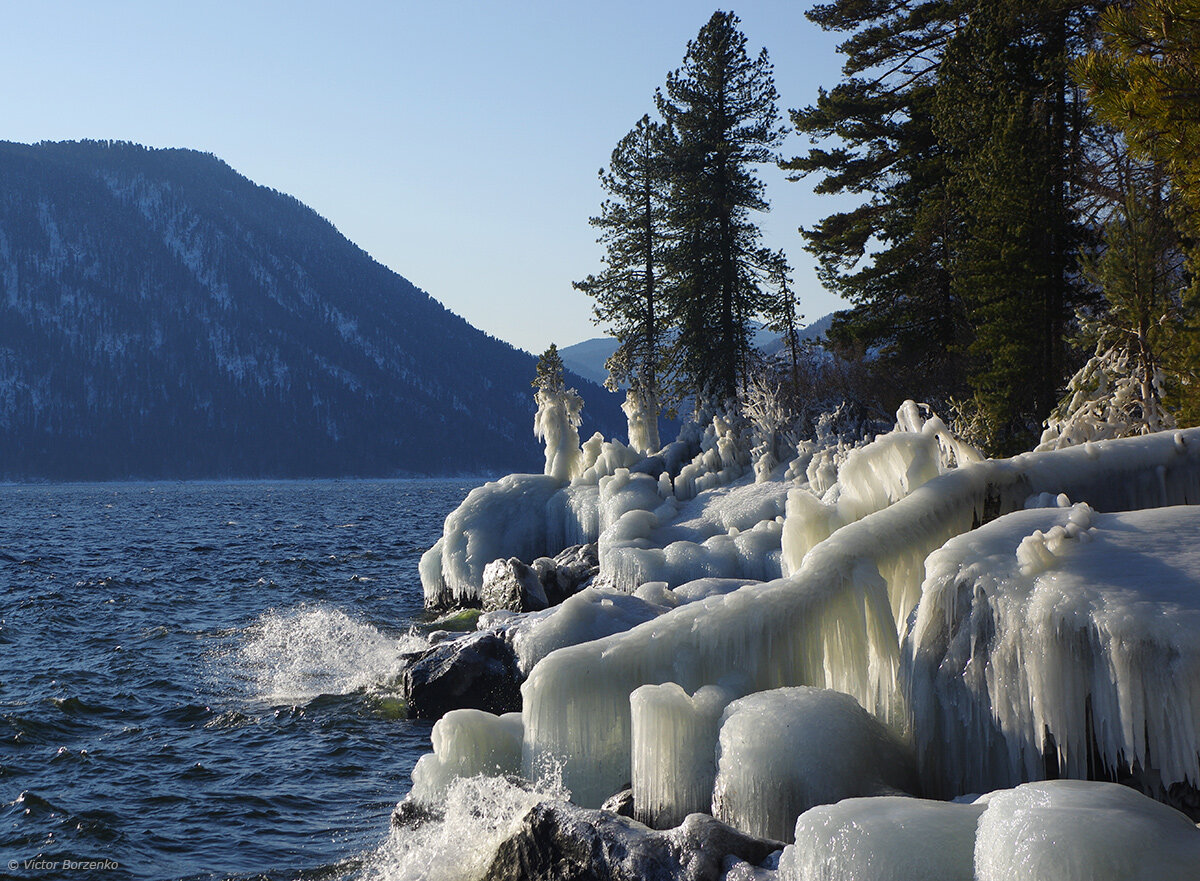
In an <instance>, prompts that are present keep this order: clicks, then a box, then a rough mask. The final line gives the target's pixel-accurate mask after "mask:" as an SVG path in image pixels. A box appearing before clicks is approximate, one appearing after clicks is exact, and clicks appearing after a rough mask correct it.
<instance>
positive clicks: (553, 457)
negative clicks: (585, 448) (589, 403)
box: [532, 343, 583, 482]
mask: <svg viewBox="0 0 1200 881" xmlns="http://www.w3.org/2000/svg"><path fill="white" fill-rule="evenodd" d="M532 385H533V386H534V388H536V389H537V393H536V394H535V395H534V400H535V401H536V402H537V413H536V414H535V415H534V417H533V433H534V435H535V436H536V437H537V439H538V440H541V441H545V442H546V469H545V473H546V474H549V475H551V476H552V477H555V478H557V479H559V480H561V481H564V482H565V481H568V480H570V479H571V478H572V477H574V476H575V474H576V472H577V471H578V470H579V464H580V462H581V461H582V454H581V452H580V449H579V425H580V423H581V422H582V417H581V416H580V413H581V411H582V410H583V398H581V397H579V393H578V392H577V391H575V389H573V388H571V389H569V388H567V387H566V383H565V382H564V381H563V362H562V356H560V355H559V354H558V346H556V345H555V344H554V343H551V344H550V348H548V349H547V350H546V351H545V352H543V353H542V356H541V358H539V359H538V364H537V375H536V376H535V377H534V379H533V383H532Z"/></svg>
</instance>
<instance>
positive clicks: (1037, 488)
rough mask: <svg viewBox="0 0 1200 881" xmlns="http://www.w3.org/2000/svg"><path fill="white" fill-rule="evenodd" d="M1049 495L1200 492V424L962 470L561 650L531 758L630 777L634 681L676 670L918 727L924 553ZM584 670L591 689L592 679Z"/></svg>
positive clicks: (538, 688)
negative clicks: (906, 670)
mask: <svg viewBox="0 0 1200 881" xmlns="http://www.w3.org/2000/svg"><path fill="white" fill-rule="evenodd" d="M760 486H763V487H770V486H772V484H769V483H768V484H762V485H760ZM1039 493H1049V494H1051V495H1052V496H1057V495H1058V494H1059V493H1065V494H1066V495H1068V496H1069V497H1070V498H1072V499H1079V500H1087V501H1088V502H1089V504H1091V505H1092V506H1093V507H1094V508H1095V509H1096V510H1098V511H1120V510H1129V509H1139V508H1148V507H1157V506H1162V505H1172V504H1186V503H1189V502H1195V501H1198V500H1200V430H1198V429H1192V430H1186V431H1178V432H1163V433H1160V434H1157V435H1148V436H1145V437H1140V438H1129V439H1122V440H1114V441H1105V442H1100V443H1096V444H1085V445H1082V446H1077V447H1073V448H1069V449H1065V450H1059V451H1053V452H1046V453H1029V454H1025V455H1022V456H1018V457H1016V458H1013V459H1006V460H998V461H993V460H989V461H985V462H979V463H974V464H969V465H965V466H963V467H959V468H955V469H952V470H950V471H947V472H946V473H944V474H941V475H939V476H937V477H934V478H933V479H931V480H929V481H928V482H926V483H924V484H923V485H921V486H919V487H917V488H916V489H915V490H913V491H911V492H910V493H909V494H908V495H907V496H905V497H904V498H901V499H899V500H898V501H896V502H895V503H893V504H892V505H890V506H889V507H887V508H884V509H883V510H881V511H877V512H875V513H873V514H869V515H867V516H865V517H863V518H862V519H860V520H857V521H855V522H853V523H849V524H847V525H845V526H842V527H841V528H840V529H838V530H837V531H836V532H835V533H833V535H831V536H830V537H829V538H828V539H827V540H825V541H822V542H820V543H819V544H817V545H815V546H814V547H812V548H811V549H810V550H809V551H808V552H807V553H806V554H805V555H804V557H803V558H802V560H801V563H800V566H799V568H798V569H797V570H796V571H794V572H792V573H791V574H790V575H789V576H788V577H786V578H780V579H776V580H774V581H768V582H766V583H763V584H751V585H747V586H746V587H743V588H741V589H740V590H737V591H734V592H732V593H729V594H726V595H723V596H712V597H709V598H708V599H705V600H702V601H699V602H694V603H688V604H685V605H681V606H680V607H679V608H677V609H675V610H674V611H672V612H670V613H668V614H665V615H663V616H661V617H659V618H656V619H655V620H654V621H651V622H647V623H645V624H642V625H639V626H638V627H635V628H633V629H632V630H630V631H628V632H626V633H622V634H616V635H614V636H610V637H607V638H605V639H602V640H597V641H595V642H591V643H586V644H583V645H579V646H573V647H570V648H566V649H562V650H560V651H557V652H554V653H552V654H551V655H549V656H547V657H546V658H545V659H543V660H542V662H541V663H539V664H538V665H537V666H536V667H535V668H534V669H533V671H532V672H531V674H530V677H529V679H528V681H527V682H526V683H525V685H524V687H523V695H524V719H525V726H526V727H525V738H526V740H525V753H524V761H525V762H526V763H527V764H528V763H530V762H533V761H537V760H539V759H541V758H543V757H546V756H551V757H555V758H557V759H561V760H562V761H563V763H564V768H563V774H564V782H565V783H566V785H567V786H568V787H569V788H570V789H571V790H572V791H573V792H574V793H575V796H576V798H577V800H579V801H580V802H581V803H583V804H590V805H592V806H596V805H598V804H599V803H600V802H601V801H603V800H604V799H605V798H606V797H607V796H608V795H610V794H611V793H612V792H614V791H616V790H617V789H618V788H620V787H621V786H622V785H623V784H624V783H625V782H626V781H628V780H629V779H630V749H631V735H630V715H629V695H630V694H631V693H632V692H633V691H634V690H635V689H637V688H638V687H640V686H642V685H654V684H661V683H664V682H676V683H678V684H679V685H680V686H681V687H682V688H684V689H685V690H686V691H688V692H694V691H695V690H696V689H699V688H700V687H702V686H704V685H710V684H715V683H718V682H720V681H721V680H722V679H723V678H724V677H726V676H729V675H731V674H741V675H743V676H745V678H746V681H747V688H748V690H749V691H761V690H766V689H770V688H778V687H782V686H792V685H813V686H820V687H826V688H834V689H837V690H839V691H843V692H846V693H847V694H850V695H852V696H854V697H855V698H856V699H857V700H858V701H859V702H860V703H861V704H862V705H863V706H864V707H865V708H866V709H867V710H868V711H870V712H872V713H874V714H875V715H877V716H878V717H879V718H880V719H881V720H883V721H884V722H885V723H887V724H889V725H891V726H893V727H894V728H896V729H898V730H903V729H904V728H905V726H906V720H907V719H908V710H907V706H906V703H905V700H904V697H903V695H902V694H901V693H900V691H899V688H898V680H897V672H898V666H899V655H900V652H899V635H900V632H901V631H902V630H903V629H904V628H905V627H906V624H907V621H908V618H909V614H910V612H911V611H912V610H913V608H914V607H915V606H916V603H917V599H918V598H919V596H920V590H921V584H922V581H923V579H924V574H925V565H924V564H925V558H926V557H927V556H928V555H929V554H930V553H931V552H932V551H934V550H936V549H937V548H939V547H941V546H942V545H943V544H944V543H945V542H946V541H947V540H949V539H950V538H952V537H953V536H955V535H958V534H960V533H964V532H967V531H969V530H971V529H972V528H973V527H975V526H977V525H979V524H980V523H982V522H986V521H987V520H989V519H993V518H995V517H996V516H999V515H1000V514H1003V513H1006V512H1010V511H1016V510H1020V509H1021V508H1022V507H1023V505H1024V503H1025V501H1026V499H1028V498H1029V497H1030V496H1035V495H1037V494H1039ZM632 513H636V512H632ZM630 516H631V514H625V515H623V516H622V518H621V520H620V521H618V523H617V524H616V525H615V526H614V527H613V528H614V529H616V528H618V527H619V526H620V525H621V524H622V523H623V522H624V521H625V519H626V518H628V517H630ZM787 530H788V525H787V524H786V523H785V524H784V532H787ZM751 531H753V530H751ZM645 550H647V551H648V552H649V551H651V548H646V549H645ZM659 553H662V551H660V552H659ZM1014 559H1015V558H1014ZM697 563H698V561H697ZM602 574H603V563H602ZM693 574H695V573H694V570H693ZM699 574H701V575H704V574H711V573H705V572H700V573H699ZM751 577H753V576H751ZM655 580H660V579H655ZM585 680H586V681H587V682H588V683H589V687H588V688H586V689H581V688H579V687H578V683H579V682H580V681H585ZM1189 737H1190V735H1189ZM1194 741H1195V738H1192V739H1191V740H1190V741H1189V742H1193V744H1194Z"/></svg>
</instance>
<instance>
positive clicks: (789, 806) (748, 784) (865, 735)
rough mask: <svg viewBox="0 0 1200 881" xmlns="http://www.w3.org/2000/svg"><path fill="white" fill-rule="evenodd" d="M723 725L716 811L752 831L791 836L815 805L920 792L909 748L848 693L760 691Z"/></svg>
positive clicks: (732, 710) (735, 706) (737, 705)
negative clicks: (801, 819)
mask: <svg viewBox="0 0 1200 881" xmlns="http://www.w3.org/2000/svg"><path fill="white" fill-rule="evenodd" d="M720 729H721V730H720V736H719V739H718V745H717V779H716V783H715V785H714V787H713V797H712V814H713V816H714V817H716V818H717V819H718V820H722V821H724V822H726V823H728V824H729V825H730V826H733V827H734V828H735V829H739V830H741V831H742V832H746V833H748V834H750V835H756V836H758V837H761V838H773V839H775V840H777V841H791V840H792V836H793V833H794V830H795V825H796V817H798V816H799V815H800V814H802V813H804V812H805V811H806V810H808V809H809V808H811V807H813V806H814V805H819V804H830V803H832V802H836V801H840V800H841V799H844V798H854V797H858V796H867V795H885V794H887V795H891V794H897V793H900V792H912V791H914V790H915V789H916V773H915V765H914V763H913V761H912V756H911V755H910V753H909V751H908V749H907V748H906V747H905V746H904V744H902V743H901V742H900V741H899V740H898V739H897V738H896V737H895V735H893V734H892V733H891V732H889V731H888V730H887V729H886V728H884V727H883V726H882V725H881V724H880V723H879V722H878V721H877V720H876V719H875V718H874V717H873V716H871V714H870V713H868V712H867V711H866V710H864V709H863V708H862V707H861V706H859V705H858V702H857V701H855V700H854V698H852V697H850V696H849V695H847V694H841V693H839V692H836V691H830V690H827V689H820V688H805V687H799V688H780V689H774V690H771V691H763V692H759V693H758V694H752V695H750V696H748V697H744V698H740V699H738V700H736V701H734V702H733V703H731V704H730V705H729V706H727V707H726V708H725V711H724V713H723V714H722V717H721V723H720Z"/></svg>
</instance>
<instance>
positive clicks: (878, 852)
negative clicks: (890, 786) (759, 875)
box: [779, 796, 1115, 881]
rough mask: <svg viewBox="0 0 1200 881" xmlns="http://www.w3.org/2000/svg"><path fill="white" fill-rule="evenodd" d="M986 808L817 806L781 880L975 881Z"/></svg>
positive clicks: (897, 802)
mask: <svg viewBox="0 0 1200 881" xmlns="http://www.w3.org/2000/svg"><path fill="white" fill-rule="evenodd" d="M985 807H986V806H985V805H984V804H954V803H952V802H944V801H930V800H928V799H921V798H907V797H903V796H876V797H873V798H848V799H845V800H843V801H840V802H838V803H837V804H828V805H821V806H819V807H815V808H812V809H811V810H808V811H805V812H804V813H803V814H801V815H800V817H799V819H797V820H796V829H795V843H794V844H790V845H788V846H787V848H785V849H784V851H783V856H782V857H781V858H780V860H779V881H975V826H976V824H977V823H978V822H979V817H980V815H981V814H982V813H983V811H984V808H985ZM1098 879H1099V876H1097V881H1098ZM1114 881H1115V879H1114Z"/></svg>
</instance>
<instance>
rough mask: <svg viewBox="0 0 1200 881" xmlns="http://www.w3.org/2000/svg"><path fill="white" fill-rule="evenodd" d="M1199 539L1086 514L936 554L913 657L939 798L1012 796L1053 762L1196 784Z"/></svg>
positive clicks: (1025, 514) (910, 674)
mask: <svg viewBox="0 0 1200 881" xmlns="http://www.w3.org/2000/svg"><path fill="white" fill-rule="evenodd" d="M1166 439H1167V440H1170V438H1169V437H1168V438H1166ZM1193 498H1195V497H1194V496H1193ZM1198 535H1200V507H1192V506H1181V507H1167V508H1159V509H1155V510H1147V511H1136V512H1126V513H1114V514H1100V513H1095V512H1094V511H1093V510H1092V509H1091V508H1090V507H1088V506H1087V505H1084V504H1077V505H1074V506H1072V507H1071V508H1042V509H1034V510H1028V511H1021V512H1017V513H1012V514H1008V515H1006V516H1004V517H1001V518H1000V519H998V520H995V521H993V522H992V523H989V524H987V525H985V526H983V527H981V528H979V529H977V530H975V531H973V532H970V533H968V534H966V535H963V536H959V537H958V538H955V539H953V540H952V541H950V542H948V543H947V544H946V545H945V547H943V548H942V549H941V550H939V551H937V552H936V553H934V554H933V555H931V556H930V558H929V560H928V562H927V564H926V565H927V570H928V576H927V578H926V581H925V585H924V590H923V593H922V599H921V604H920V606H919V608H918V610H917V614H916V620H915V624H914V626H913V628H912V631H911V633H910V634H909V635H908V637H907V639H906V643H905V654H904V658H905V680H906V683H907V689H908V692H909V694H910V700H911V708H912V712H913V715H914V717H915V718H916V719H919V720H920V721H921V724H920V725H918V726H916V727H915V729H914V732H915V735H916V738H917V743H918V748H919V756H920V760H921V765H922V769H923V776H924V777H925V779H927V780H928V781H930V782H931V783H933V784H934V785H936V788H937V791H938V792H939V793H940V794H943V795H955V794H958V793H960V792H966V791H986V790H989V789H993V788H996V787H998V786H1011V785H1013V784H1015V783H1018V782H1021V781H1023V780H1036V779H1040V778H1041V777H1042V776H1043V775H1044V773H1045V771H1044V761H1045V759H1044V753H1046V752H1047V751H1049V753H1050V754H1051V755H1052V756H1053V759H1054V763H1055V764H1056V765H1057V767H1058V768H1059V770H1060V772H1061V773H1063V774H1064V775H1066V776H1070V777H1076V778H1087V777H1089V776H1092V775H1095V774H1104V773H1108V774H1113V773H1115V772H1116V771H1117V769H1118V768H1121V767H1122V766H1126V767H1128V766H1131V765H1136V766H1137V768H1138V769H1139V770H1140V772H1141V774H1142V777H1143V779H1144V780H1146V781H1147V782H1149V781H1150V780H1158V781H1159V782H1160V785H1162V786H1164V787H1166V786H1169V785H1170V784H1172V783H1175V782H1180V781H1187V782H1189V783H1190V784H1191V785H1192V786H1194V787H1195V786H1197V785H1198V784H1200V766H1198V764H1197V762H1198V759H1197V748H1198V746H1200V737H1198V735H1200V541H1197V536H1198ZM1151 771H1152V772H1153V773H1149V772H1151Z"/></svg>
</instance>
